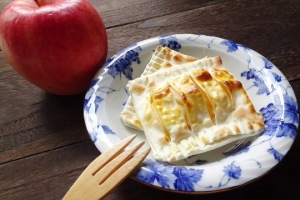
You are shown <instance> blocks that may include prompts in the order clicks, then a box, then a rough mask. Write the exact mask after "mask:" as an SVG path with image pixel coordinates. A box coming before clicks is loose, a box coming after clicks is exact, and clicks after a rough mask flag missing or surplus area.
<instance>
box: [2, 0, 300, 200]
mask: <svg viewBox="0 0 300 200" xmlns="http://www.w3.org/2000/svg"><path fill="white" fill-rule="evenodd" d="M9 2H11V1H10V0H1V1H0V11H1V10H2V9H3V8H4V7H5V6H6V5H7V4H8V3H9ZM90 2H91V3H92V5H93V6H94V7H95V8H96V10H97V11H98V12H99V13H100V15H101V17H102V18H103V21H104V23H105V26H106V28H107V34H108V43H109V47H108V48H109V49H108V50H109V51H108V57H110V56H112V55H113V54H115V53H116V52H118V51H120V50H121V49H123V48H124V47H126V46H128V45H130V44H132V43H136V42H138V41H141V40H144V39H148V38H150V37H155V36H159V35H163V34H173V33H194V34H204V35H211V36H218V37H221V38H226V39H230V40H233V41H235V42H237V43H241V44H244V45H246V46H248V47H250V48H251V49H254V50H255V51H257V52H259V53H260V54H262V55H264V56H265V57H267V58H268V59H269V60H270V61H272V63H274V65H275V66H276V67H277V68H279V69H280V70H281V72H282V73H283V74H284V75H285V76H286V78H287V79H288V80H289V81H290V83H291V85H292V87H293V89H294V92H295V94H296V96H297V99H298V101H299V100H300V51H299V49H300V34H299V33H300V28H299V25H300V17H299V13H300V1H299V0H294V1H292V0H274V1H246V0H232V1H224V0H223V1H222V0H212V1H200V0H199V1H197V0H186V1H184V0H160V1H155V0H139V1H138V0H123V1H119V0H90ZM84 95H85V94H80V95H76V96H68V97H66V96H57V95H53V94H49V93H47V92H45V91H43V90H41V89H39V88H37V87H36V86H34V85H32V84H30V83H29V82H28V81H26V80H25V79H23V78H22V77H21V76H20V75H18V74H17V73H16V72H15V71H14V70H13V69H12V68H11V66H10V65H9V64H8V62H7V61H6V59H5V58H4V55H3V52H2V51H0V199H1V200H11V199H12V200H27V199H28V200H35V199H36V200H40V199H50V200H52V199H53V200H55V199H61V198H62V197H63V196H64V194H65V193H66V192H67V190H68V188H69V187H70V186H71V185H72V183H73V182H74V181H75V180H76V178H77V177H78V176H79V174H80V173H81V172H82V171H83V169H84V168H85V167H86V166H87V165H88V164H89V163H90V162H91V161H92V160H93V159H94V158H95V157H96V156H97V155H99V153H100V152H99V151H98V150H97V149H96V147H95V146H94V144H93V142H92V141H91V140H90V139H89V136H88V133H87V130H86V128H85V124H84V120H83V100H84ZM299 152H300V139H299V130H298V136H297V137H296V139H295V142H294V144H293V146H292V148H291V149H290V151H289V152H288V154H287V155H286V156H285V157H284V159H283V160H282V161H281V162H280V163H279V164H278V165H277V166H276V167H275V168H274V169H272V170H271V171H270V172H269V173H267V174H266V175H265V176H263V177H261V178H259V180H256V181H254V182H252V183H249V184H247V185H245V186H243V187H240V188H236V189H233V190H230V191H225V192H221V193H215V194H204V195H203V194H202V195H187V194H178V193H172V192H168V191H163V190H159V189H157V188H153V187H149V186H147V185H144V184H141V183H140V182H137V181H135V180H133V179H131V178H129V179H127V180H126V181H125V182H123V183H122V184H121V185H120V186H119V187H117V188H116V189H115V190H113V191H112V192H111V193H110V194H109V195H108V196H107V197H106V198H105V199H107V200H129V199H130V200H131V199H145V200H150V199H151V200H153V199H155V200H160V199H161V200H166V199H300V168H299V166H300V159H299Z"/></svg>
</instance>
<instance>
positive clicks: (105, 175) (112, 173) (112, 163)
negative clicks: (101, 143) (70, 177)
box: [63, 135, 150, 200]
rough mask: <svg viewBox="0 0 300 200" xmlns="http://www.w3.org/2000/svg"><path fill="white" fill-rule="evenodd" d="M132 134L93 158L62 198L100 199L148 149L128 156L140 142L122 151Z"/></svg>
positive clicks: (131, 170)
mask: <svg viewBox="0 0 300 200" xmlns="http://www.w3.org/2000/svg"><path fill="white" fill-rule="evenodd" d="M135 137H136V135H132V136H130V137H128V138H125V139H124V140H122V141H121V142H119V143H118V144H116V145H114V146H113V147H111V148H110V149H108V150H107V151H105V152H104V153H102V154H101V155H100V156H98V157H97V158H96V159H95V160H93V162H91V163H90V164H89V165H88V166H87V168H86V169H85V170H84V171H83V172H82V174H81V175H80V176H79V177H78V179H77V180H76V181H75V183H74V184H73V185H72V186H71V188H70V189H69V191H68V192H67V193H66V195H65V196H64V198H63V200H76V199H78V200H79V199H80V200H93V199H101V198H103V197H104V196H105V195H107V194H108V193H109V192H110V191H111V190H112V189H113V188H115V187H116V186H118V185H119V184H120V183H121V182H122V181H123V180H125V179H126V178H127V177H128V176H129V175H130V174H131V173H132V172H133V171H134V170H135V169H136V168H137V166H139V165H140V163H141V162H142V161H143V160H144V159H145V157H146V156H147V154H148V153H149V152H150V148H148V149H146V150H144V151H142V152H141V153H139V154H138V155H136V156H134V157H132V156H133V154H134V153H135V152H136V151H137V150H138V149H140V148H141V146H143V144H144V143H145V142H143V141H142V142H140V143H138V144H136V145H134V146H132V147H131V148H129V149H128V150H125V151H123V150H124V149H125V148H126V147H127V146H128V145H129V143H130V142H132V140H133V139H134V138H135Z"/></svg>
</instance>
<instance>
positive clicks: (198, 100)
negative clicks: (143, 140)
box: [128, 56, 264, 162]
mask: <svg viewBox="0 0 300 200" xmlns="http://www.w3.org/2000/svg"><path fill="white" fill-rule="evenodd" d="M212 80H213V82H211V81H212ZM205 83H210V84H207V85H208V86H205V85H206V84H205ZM211 84H212V86H209V85H211ZM128 87H129V92H130V93H131V97H132V100H133V104H134V107H135V110H136V113H137V115H138V118H139V119H140V122H141V125H142V127H143V129H144V132H145V135H146V137H147V140H148V142H149V144H150V146H151V148H152V152H153V156H154V158H155V159H158V160H161V161H165V162H172V161H177V160H181V159H184V158H187V157H189V156H191V155H195V154H199V153H204V152H206V151H210V150H213V149H216V148H218V147H220V146H223V145H226V144H228V143H230V142H232V141H235V140H238V139H242V138H245V137H250V136H254V135H256V134H259V133H260V132H262V130H263V129H264V124H263V117H262V115H261V113H258V112H256V111H255V108H254V106H253V104H252V102H251V101H250V99H249V97H248V95H247V93H246V91H245V90H244V88H243V87H242V84H241V82H240V81H238V80H236V79H235V78H234V77H233V75H231V74H230V73H229V72H228V71H227V70H226V69H225V68H224V66H223V65H222V61H221V58H220V57H219V56H217V57H213V58H208V57H206V58H204V59H201V60H198V61H195V62H192V63H188V64H185V65H182V66H177V67H173V68H171V69H169V70H167V71H158V72H156V73H154V74H150V75H146V76H142V77H140V78H137V79H135V80H133V81H130V82H129V83H128ZM205 87H207V88H205ZM213 87H215V89H217V90H218V91H209V90H214V88H213ZM215 92H217V93H215ZM216 94H217V95H216ZM224 102H226V103H225V105H222V104H223V103H224ZM224 113H225V114H226V116H222V117H220V118H219V116H218V115H223V114H224Z"/></svg>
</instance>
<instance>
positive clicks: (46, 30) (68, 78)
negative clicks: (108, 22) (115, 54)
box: [0, 0, 107, 95]
mask: <svg viewBox="0 0 300 200" xmlns="http://www.w3.org/2000/svg"><path fill="white" fill-rule="evenodd" d="M0 47H1V49H2V51H3V52H4V56H5V57H6V59H7V60H8V62H9V63H10V65H11V66H12V67H13V68H14V69H15V70H16V71H17V72H18V73H19V74H20V75H21V76H23V77H24V78H26V79H27V80H28V81H30V82H31V83H33V84H35V85H37V86H38V87H40V88H42V89H44V90H46V91H48V92H51V93H54V94H59V95H73V94H78V93H81V92H83V91H85V90H86V89H87V87H88V85H89V83H90V81H91V80H92V78H93V76H94V75H95V73H96V72H97V71H98V69H99V68H100V67H101V65H102V64H103V63H104V62H105V59H106V56H107V36H106V30H105V26H104V24H103V21H102V19H101V17H100V15H99V14H98V12H97V11H96V10H95V9H94V8H93V6H92V5H91V4H90V3H89V2H88V1H87V0H15V1H13V2H11V3H10V4H8V5H7V6H6V7H5V8H4V9H3V11H2V12H1V14H0Z"/></svg>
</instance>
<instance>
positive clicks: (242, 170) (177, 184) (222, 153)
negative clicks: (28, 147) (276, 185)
mask: <svg viewBox="0 0 300 200" xmlns="http://www.w3.org/2000/svg"><path fill="white" fill-rule="evenodd" d="M158 45H163V46H168V47H169V48H171V49H174V50H176V51H179V52H181V53H183V54H187V55H191V56H194V57H197V58H203V57H204V56H216V55H219V56H221V58H222V60H223V64H224V66H225V67H226V68H227V69H228V70H229V71H230V72H231V73H232V74H233V75H234V76H235V77H236V78H237V79H239V80H240V81H241V82H242V84H243V86H244V88H245V89H246V91H247V93H248V95H249V97H250V99H251V100H252V102H253V104H254V106H255V108H256V110H257V111H260V112H261V113H262V114H263V116H264V123H265V125H266V129H265V130H264V132H262V133H261V134H260V135H259V136H257V137H255V138H248V139H247V140H241V141H236V142H234V143H231V144H228V145H226V146H223V147H221V148H218V149H216V150H213V151H210V152H207V153H204V154H199V155H196V156H192V157H190V158H187V159H185V160H182V161H180V162H177V163H173V164H168V163H162V162H158V161H156V160H155V159H153V158H152V156H151V155H149V156H148V157H147V158H146V159H145V161H144V162H143V165H142V167H141V168H140V169H139V170H138V171H137V173H135V174H134V175H133V177H134V178H135V179H138V180H140V181H141V182H144V183H146V184H150V185H153V186H157V187H158V188H163V189H169V190H170V191H177V192H189V193H190V192H194V193H202V192H216V191H221V190H227V189H231V188H232V187H236V186H240V185H243V184H245V183H247V182H249V181H251V180H254V179H257V178H259V177H260V176H262V175H263V174H265V173H266V172H268V171H269V170H270V169H271V168H273V167H274V166H275V165H277V164H278V163H279V162H280V161H281V160H282V158H283V157H284V156H285V154H286V153H287V152H288V150H289V149H290V147H291V145H292V143H293V142H294V140H295V137H296V134H297V128H298V124H299V116H298V114H297V113H298V104H297V100H296V97H295V94H294V92H293V89H292V87H291V85H290V84H289V82H288V80H287V79H286V78H285V77H284V75H283V74H282V73H281V72H280V71H279V70H278V69H277V68H276V67H275V66H274V65H273V64H272V63H271V62H270V61H269V60H268V59H267V58H265V57H264V56H262V55H260V54H258V53H257V52H255V51H253V50H251V49H250V48H248V47H246V46H244V45H241V44H237V43H235V42H233V41H230V40H225V39H221V38H218V37H210V36H205V35H191V34H179V35H166V36H161V37H157V38H152V39H148V40H144V41H141V42H138V43H136V44H133V45H131V46H129V47H127V48H125V49H124V50H122V51H120V52H118V53H117V54H116V55H114V56H113V57H112V58H110V59H109V60H107V62H106V63H105V64H104V66H103V68H102V69H101V70H99V72H98V73H97V74H96V75H95V77H94V80H93V81H92V83H91V85H90V88H89V90H88V91H87V93H86V96H85V102H84V119H85V123H86V127H87V130H88V133H89V135H90V137H91V139H92V141H93V142H94V143H95V145H96V147H97V148H98V149H99V151H100V152H103V151H105V150H107V149H108V148H109V147H111V146H113V145H114V144H115V143H117V142H119V141H120V140H121V139H124V138H125V137H127V136H129V135H131V134H134V133H135V134H137V138H136V139H135V141H136V142H138V141H141V140H144V141H147V140H146V137H145V135H144V133H143V132H140V131H137V130H134V129H131V128H127V127H126V126H124V125H123V123H122V121H121V120H120V113H121V111H122V110H123V108H124V104H125V102H126V100H127V99H128V96H129V94H128V91H127V88H126V84H127V82H128V80H131V79H134V78H137V77H139V76H140V74H141V73H142V72H143V70H144V68H145V66H146V65H147V63H148V62H149V60H150V58H151V55H152V54H153V52H154V50H155V49H156V47H157V46H158ZM144 146H145V148H146V147H147V146H149V145H148V143H147V142H146V145H144Z"/></svg>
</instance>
